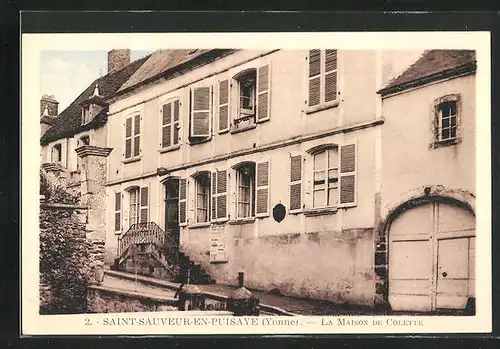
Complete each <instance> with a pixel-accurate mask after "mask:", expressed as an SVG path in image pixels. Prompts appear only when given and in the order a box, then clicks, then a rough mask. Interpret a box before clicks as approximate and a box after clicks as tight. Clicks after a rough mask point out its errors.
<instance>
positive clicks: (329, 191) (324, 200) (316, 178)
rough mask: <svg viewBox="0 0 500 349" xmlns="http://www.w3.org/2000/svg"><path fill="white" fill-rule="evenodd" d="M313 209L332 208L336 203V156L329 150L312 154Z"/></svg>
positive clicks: (335, 152)
mask: <svg viewBox="0 0 500 349" xmlns="http://www.w3.org/2000/svg"><path fill="white" fill-rule="evenodd" d="M313 157H314V160H313V164H314V169H313V207H332V206H336V205H337V202H338V182H339V176H338V170H339V169H338V154H337V149H333V148H329V149H326V150H323V151H321V152H318V153H315V154H314V156H313Z"/></svg>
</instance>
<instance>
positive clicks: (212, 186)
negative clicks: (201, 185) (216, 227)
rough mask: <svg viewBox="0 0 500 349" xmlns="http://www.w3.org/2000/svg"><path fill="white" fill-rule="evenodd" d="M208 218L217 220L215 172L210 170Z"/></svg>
mask: <svg viewBox="0 0 500 349" xmlns="http://www.w3.org/2000/svg"><path fill="white" fill-rule="evenodd" d="M210 180H211V184H210V220H211V221H212V222H215V221H217V172H212V177H211V178H210Z"/></svg>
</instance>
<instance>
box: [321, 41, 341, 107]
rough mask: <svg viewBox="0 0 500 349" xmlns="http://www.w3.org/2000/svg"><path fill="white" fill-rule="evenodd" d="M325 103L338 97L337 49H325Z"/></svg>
mask: <svg viewBox="0 0 500 349" xmlns="http://www.w3.org/2000/svg"><path fill="white" fill-rule="evenodd" d="M324 72H325V103H327V102H332V101H335V100H336V99H337V77H338V74H337V50H325V66H324Z"/></svg>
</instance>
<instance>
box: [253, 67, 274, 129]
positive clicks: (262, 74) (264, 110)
mask: <svg viewBox="0 0 500 349" xmlns="http://www.w3.org/2000/svg"><path fill="white" fill-rule="evenodd" d="M256 90H257V91H256V92H257V108H256V110H257V118H256V121H257V122H262V121H266V120H269V119H270V117H271V115H270V114H271V64H267V65H264V66H262V67H260V68H258V69H257V86H256Z"/></svg>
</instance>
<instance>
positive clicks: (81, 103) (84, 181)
mask: <svg viewBox="0 0 500 349" xmlns="http://www.w3.org/2000/svg"><path fill="white" fill-rule="evenodd" d="M122 51H123V52H122ZM143 62H144V59H140V60H137V61H135V62H132V63H131V62H130V50H113V51H110V53H109V54H108V63H109V64H108V74H106V75H104V76H102V77H99V78H98V79H96V80H95V81H94V82H92V83H91V84H90V85H89V86H88V87H87V88H86V89H85V90H84V91H83V92H82V93H81V94H80V95H79V96H78V97H77V98H76V99H75V100H74V101H73V102H72V103H71V104H70V105H69V106H68V107H67V108H66V109H64V110H63V111H62V112H61V113H58V102H57V101H56V100H55V97H54V96H47V95H44V96H43V97H42V99H41V101H40V114H41V117H40V125H41V129H42V132H41V138H40V144H41V166H42V168H43V169H44V170H45V171H47V172H49V173H50V174H51V175H54V176H55V177H56V178H57V180H58V181H60V182H61V183H63V184H64V186H65V187H66V188H67V190H68V191H69V192H71V193H72V194H74V195H76V196H77V197H78V198H79V200H78V201H79V202H78V203H79V204H80V205H83V206H86V207H88V212H87V213H88V217H87V222H86V231H87V237H88V238H89V239H91V240H94V241H96V242H98V243H101V242H102V243H104V240H105V235H106V226H105V217H106V206H105V203H106V201H105V197H106V190H105V183H106V166H107V161H106V158H107V156H108V155H109V153H110V152H111V149H109V148H106V142H107V140H106V138H107V128H106V127H105V125H106V122H107V113H108V106H107V103H106V101H105V100H106V98H107V97H109V96H111V95H113V94H114V93H115V92H116V90H117V89H118V88H119V87H120V86H121V84H123V82H124V81H126V80H127V79H128V78H129V77H130V76H131V75H132V73H133V72H135V71H136V70H137V68H138V67H139V66H140V65H141V64H142V63H143Z"/></svg>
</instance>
